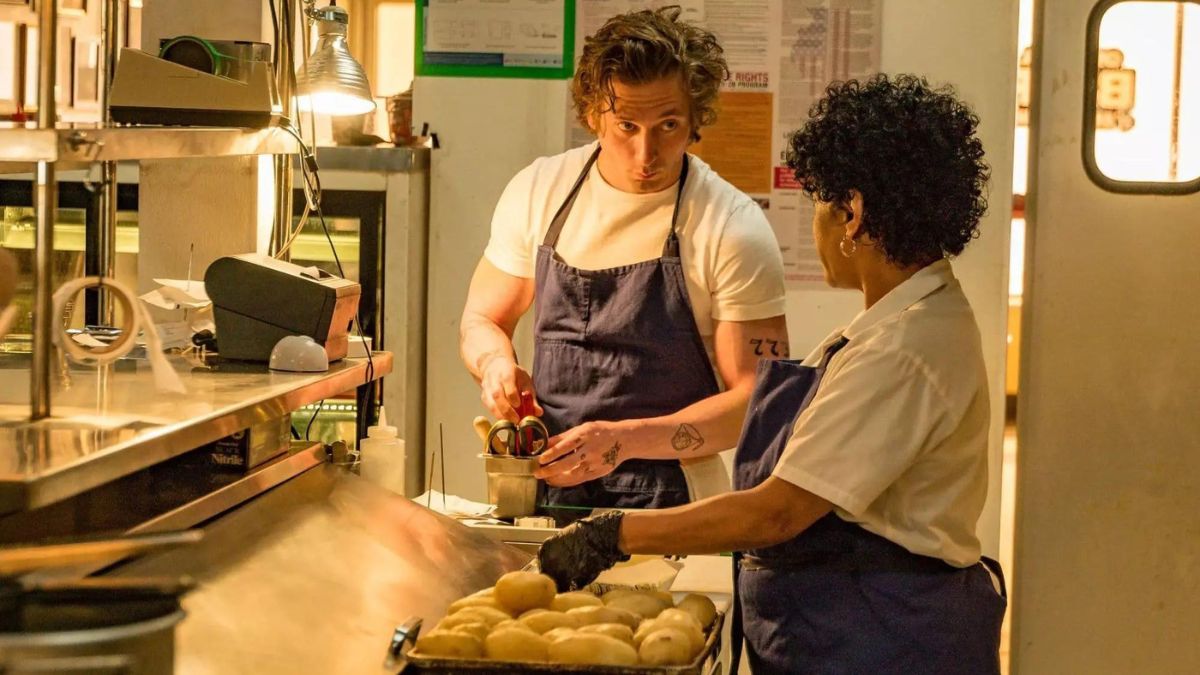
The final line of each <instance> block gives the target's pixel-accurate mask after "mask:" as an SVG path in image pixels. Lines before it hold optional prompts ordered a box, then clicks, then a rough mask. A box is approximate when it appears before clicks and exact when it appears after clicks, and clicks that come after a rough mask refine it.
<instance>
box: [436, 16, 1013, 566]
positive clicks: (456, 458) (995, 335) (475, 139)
mask: <svg viewBox="0 0 1200 675" xmlns="http://www.w3.org/2000/svg"><path fill="white" fill-rule="evenodd" d="M949 25H953V26H954V30H945V27H946V26H949ZM883 26H884V32H885V39H884V42H883V50H882V60H883V69H884V70H887V71H890V72H898V71H906V72H915V73H920V74H923V75H926V76H928V77H929V78H930V79H931V80H933V81H944V82H950V83H953V84H954V85H955V86H956V87H957V88H958V90H959V93H960V94H961V95H962V96H964V97H965V98H966V99H967V100H968V101H969V102H971V103H972V104H973V105H974V106H975V109H976V111H977V112H978V113H979V114H980V117H981V118H982V119H983V125H982V131H981V134H982V137H983V140H984V144H985V147H986V149H987V152H988V161H989V162H990V163H991V165H992V169H993V175H994V178H993V182H992V193H991V200H992V206H993V208H992V210H991V212H990V213H989V214H988V216H987V217H986V219H985V222H984V223H983V225H982V228H981V230H982V235H981V237H980V239H979V240H978V241H975V242H974V243H973V244H972V245H971V247H970V248H969V249H968V253H967V254H966V255H964V256H963V258H962V259H961V260H960V261H959V262H957V263H956V265H955V267H956V270H957V272H958V275H959V277H960V278H961V279H962V281H963V285H964V287H965V288H966V291H967V294H968V297H969V298H970V299H971V303H972V305H973V306H974V307H975V311H976V313H977V315H978V318H979V323H980V329H981V332H982V333H983V335H984V339H985V343H986V345H985V358H986V360H987V366H988V372H989V376H990V377H991V381H992V395H993V400H992V404H993V418H994V428H993V431H994V433H993V441H994V443H993V448H992V457H993V460H994V461H993V462H992V466H991V470H992V483H993V485H992V494H993V499H991V500H990V501H989V503H988V507H987V511H986V512H985V516H984V520H983V521H982V522H981V527H980V531H981V533H983V535H984V539H985V542H986V543H985V551H987V552H988V553H990V554H991V555H995V554H996V550H997V543H998V531H999V515H998V513H999V494H1000V490H999V477H1000V468H999V458H1000V438H1001V432H1002V427H1003V413H1004V386H1003V385H1004V379H1003V376H1004V347H1005V312H1006V300H1007V287H1006V286H1005V284H1006V280H1007V277H1006V271H1007V255H1008V223H1009V216H1010V211H1011V209H1010V207H1009V204H1010V203H1011V184H1010V183H1011V175H1012V145H1013V143H1012V133H1013V114H1014V112H1013V111H1014V106H1015V102H1014V96H1015V94H1014V89H1015V86H1016V85H1015V77H1016V75H1015V73H1016V63H1015V58H1016V57H1015V55H1016V30H1017V0H973V1H972V2H970V3H962V2H956V1H955V0H936V1H935V0H926V1H925V2H922V3H920V4H919V5H917V4H915V3H885V4H884V15H883ZM947 54H956V55H957V56H956V57H955V58H953V59H951V58H947V57H946V55H947ZM566 91H567V90H566V83H565V82H544V81H528V80H479V79H458V78H421V77H419V78H417V80H416V87H415V95H414V105H415V110H414V117H413V121H414V124H415V125H416V126H417V128H420V125H421V123H422V122H423V121H429V122H430V123H431V124H432V126H433V129H434V130H435V131H437V132H438V135H439V137H440V139H441V141H442V149H441V150H437V151H435V152H434V153H433V173H432V188H431V194H430V204H431V214H430V228H431V240H430V241H431V243H430V246H431V249H430V303H429V304H430V325H429V331H430V333H429V388H428V396H429V401H428V410H429V416H428V421H429V425H428V427H427V435H426V439H427V443H428V446H429V447H430V448H435V447H436V443H437V439H438V423H439V422H441V423H444V424H445V437H446V448H447V458H446V459H447V462H446V474H447V476H446V489H447V490H449V491H450V492H452V493H455V494H459V495H462V496H465V497H468V498H475V499H482V498H483V497H484V485H485V483H484V478H483V470H482V466H480V463H479V460H478V459H477V458H476V457H475V455H476V454H477V453H478V449H479V446H480V444H479V443H478V441H477V440H476V437H475V435H474V433H473V431H472V429H471V428H470V420H471V419H472V418H473V417H474V416H475V415H477V414H480V412H481V411H482V409H481V406H480V404H479V400H478V388H477V387H475V385H474V383H473V382H472V381H471V379H470V377H469V376H468V375H467V374H466V370H465V369H464V368H463V366H462V364H461V363H460V362H459V360H458V353H457V343H458V317H459V313H460V312H461V309H462V304H463V301H464V299H465V298H466V291H467V285H468V282H469V280H470V274H471V271H472V270H473V266H474V264H475V262H476V261H477V260H478V258H479V255H480V254H481V253H482V251H483V247H484V244H485V243H486V241H487V236H488V224H489V221H490V218H491V212H492V208H493V207H494V206H495V203H496V200H497V199H498V198H499V196H500V192H501V190H503V188H504V185H505V184H506V183H507V182H508V180H509V178H511V177H512V175H513V174H514V173H515V172H516V171H518V170H520V169H521V168H523V167H524V166H525V165H526V164H528V163H529V162H530V161H531V160H532V159H534V158H535V157H538V156H540V155H545V154H552V153H555V152H559V151H561V150H563V149H565V147H564V145H563V137H564V125H565V117H566V113H565V109H566V105H567V93H566ZM796 226H797V227H802V228H805V229H806V231H807V228H809V224H808V223H797V224H796ZM860 308H861V296H860V295H858V294H856V293H850V292H840V291H806V292H799V291H793V292H790V293H789V294H788V310H787V311H788V330H789V334H790V336H791V342H792V351H793V353H796V354H803V353H806V352H807V351H808V350H809V349H810V348H811V347H812V346H813V345H815V344H816V343H817V342H818V341H819V340H820V339H821V338H822V337H824V336H825V335H827V334H828V333H829V332H830V331H831V330H833V329H835V328H836V327H838V326H840V325H844V324H846V323H847V322H848V321H849V320H850V319H851V318H853V316H854V314H855V313H856V312H857V311H858V310H859V309H860ZM525 330H527V326H525ZM525 330H521V331H519V332H518V340H517V344H518V351H521V352H523V355H524V356H525V357H526V359H528V356H529V349H530V344H531V343H530V340H529V337H528V335H527V333H526V332H525ZM426 471H427V472H428V468H426ZM437 483H438V480H437V479H435V484H437Z"/></svg>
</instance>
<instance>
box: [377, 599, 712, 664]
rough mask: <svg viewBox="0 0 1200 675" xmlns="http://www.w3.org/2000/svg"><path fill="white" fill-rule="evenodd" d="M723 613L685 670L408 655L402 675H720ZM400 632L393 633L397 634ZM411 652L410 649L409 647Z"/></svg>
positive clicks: (417, 627)
mask: <svg viewBox="0 0 1200 675" xmlns="http://www.w3.org/2000/svg"><path fill="white" fill-rule="evenodd" d="M724 621H725V613H724V612H717V618H716V619H714V620H713V624H712V626H710V627H709V629H708V639H707V640H705V642H704V649H702V650H700V654H698V655H697V656H696V658H695V660H694V661H692V662H691V663H689V664H687V665H685V666H630V667H624V666H586V665H581V666H569V665H566V664H562V663H519V662H515V661H491V660H484V659H437V658H429V657H424V656H421V655H419V654H413V653H411V652H409V653H408V654H407V658H406V659H405V661H406V665H405V666H404V667H403V668H402V669H401V671H400V672H402V673H404V675H424V674H426V673H436V674H437V675H457V674H459V673H462V674H463V675H517V674H518V673H568V674H570V673H576V674H578V675H718V674H719V673H720V672H721V626H722V624H723V623H724ZM399 631H400V629H397V632H398V633H399ZM418 631H420V625H419V624H417V625H416V629H415V630H414V631H413V632H412V634H411V636H408V635H405V636H403V637H404V639H406V640H407V641H408V642H409V644H411V643H413V642H416V639H417V632H418ZM409 649H411V647H409Z"/></svg>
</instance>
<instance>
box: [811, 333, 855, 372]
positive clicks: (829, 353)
mask: <svg viewBox="0 0 1200 675" xmlns="http://www.w3.org/2000/svg"><path fill="white" fill-rule="evenodd" d="M849 342H850V338H848V337H846V336H845V335H839V336H838V339H836V340H834V341H833V344H831V345H829V346H828V347H826V348H825V356H823V357H822V358H821V365H819V366H817V368H818V369H819V370H821V371H824V370H825V369H826V368H828V367H829V362H830V361H831V360H832V359H833V355H834V354H837V353H838V352H840V351H841V350H842V347H845V346H846V345H847V344H849Z"/></svg>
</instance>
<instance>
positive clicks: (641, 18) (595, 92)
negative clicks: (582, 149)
mask: <svg viewBox="0 0 1200 675" xmlns="http://www.w3.org/2000/svg"><path fill="white" fill-rule="evenodd" d="M681 11H682V10H681V9H680V8H679V7H678V6H676V5H671V6H667V7H662V8H659V9H644V10H641V11H637V12H629V13H627V14H618V15H617V16H614V17H613V18H611V19H609V20H608V21H607V22H605V24H604V25H603V26H601V27H600V29H599V30H597V31H596V33H595V34H594V35H591V36H589V37H587V38H586V39H585V40H584V43H583V55H582V56H580V57H579V65H578V67H576V69H575V79H574V81H573V82H572V83H571V98H572V102H573V103H574V105H575V115H576V117H577V118H578V120H579V123H580V124H582V125H583V126H584V127H585V128H587V129H591V130H592V131H597V130H596V129H594V128H593V120H594V118H595V116H597V115H599V114H601V113H604V112H607V111H609V110H612V108H613V105H615V104H616V99H617V96H616V93H614V91H613V80H620V81H621V82H624V83H626V84H645V83H647V82H653V81H655V80H657V79H660V78H662V77H666V76H667V75H674V74H679V75H680V76H681V77H682V78H683V82H684V86H685V87H686V88H687V91H688V97H689V99H690V101H691V111H690V112H691V120H692V140H699V139H700V134H699V133H698V131H699V129H700V128H701V127H705V126H708V125H710V124H712V123H713V122H715V121H717V93H718V92H719V91H720V89H721V83H722V82H724V81H725V80H726V79H727V78H728V77H729V67H728V66H727V65H726V63H725V54H724V52H723V50H722V49H721V45H720V44H718V43H717V37H716V36H715V35H713V34H712V33H711V32H709V31H707V30H704V29H703V28H700V27H699V26H696V25H695V24H692V23H689V22H687V21H682V20H680V18H679V15H680V12H681Z"/></svg>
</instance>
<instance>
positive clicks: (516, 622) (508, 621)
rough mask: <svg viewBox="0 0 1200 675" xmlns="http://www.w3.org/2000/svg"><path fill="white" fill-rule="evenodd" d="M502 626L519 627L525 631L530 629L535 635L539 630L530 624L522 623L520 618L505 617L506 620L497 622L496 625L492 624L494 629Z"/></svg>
mask: <svg viewBox="0 0 1200 675" xmlns="http://www.w3.org/2000/svg"><path fill="white" fill-rule="evenodd" d="M501 628H519V629H521V630H523V631H528V632H530V633H533V634H535V635H536V634H537V631H535V630H534V629H532V628H530V627H529V626H526V625H525V624H523V623H521V622H520V620H518V619H505V620H504V621H501V622H500V623H498V624H496V625H495V626H492V630H500V629H501Z"/></svg>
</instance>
